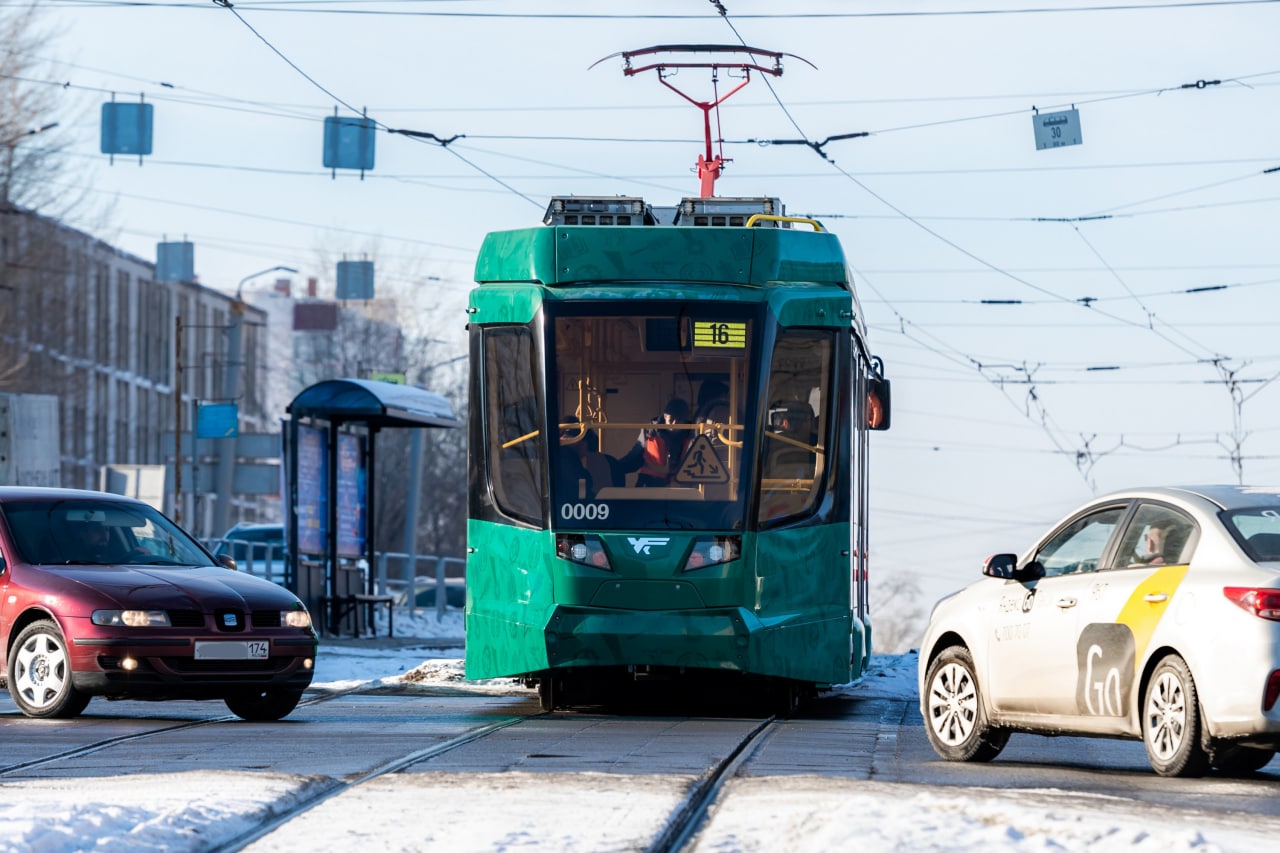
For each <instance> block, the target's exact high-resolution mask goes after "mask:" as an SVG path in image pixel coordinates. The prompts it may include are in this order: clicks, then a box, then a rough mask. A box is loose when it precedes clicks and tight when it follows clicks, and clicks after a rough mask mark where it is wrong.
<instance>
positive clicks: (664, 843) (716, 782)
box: [645, 717, 778, 853]
mask: <svg viewBox="0 0 1280 853" xmlns="http://www.w3.org/2000/svg"><path fill="white" fill-rule="evenodd" d="M777 725H778V718H777V717H769V718H768V719H766V720H762V721H761V722H760V723H759V724H758V725H757V726H756V727H755V728H753V729H752V730H751V731H749V732H747V733H746V735H744V736H743V738H742V740H740V741H739V742H738V745H737V746H736V747H735V748H734V749H733V750H732V751H731V752H730V753H729V754H728V755H726V756H725V757H724V758H723V759H721V760H720V761H718V762H716V764H715V765H713V766H712V767H710V768H708V769H707V772H706V773H704V774H703V775H702V776H701V777H700V778H699V779H698V781H697V782H695V783H694V784H693V786H692V787H691V788H690V789H689V792H688V794H686V795H685V798H684V800H683V801H681V803H680V805H679V806H678V807H677V808H676V810H675V811H674V812H673V813H672V817H671V820H670V821H668V823H667V825H666V827H664V828H663V830H662V832H661V833H659V834H658V837H657V838H655V839H654V840H653V843H651V844H650V845H649V846H648V847H647V848H645V851H646V853H675V851H678V850H683V849H684V848H685V846H686V845H688V844H689V843H690V842H691V841H692V840H693V839H694V837H695V836H696V835H697V833H698V831H699V830H700V829H701V828H702V825H703V822H704V821H705V820H706V817H707V810H708V809H710V808H711V806H712V805H713V804H714V803H715V801H716V798H717V797H719V795H720V790H721V789H722V788H723V787H724V783H725V782H726V781H727V780H729V779H732V778H733V776H734V775H735V774H736V773H737V772H738V768H740V767H741V766H742V765H743V764H745V763H746V762H747V761H749V760H750V759H751V756H752V755H754V754H755V752H756V750H757V749H759V748H760V746H761V745H762V744H763V743H764V742H765V741H766V740H768V738H769V735H771V734H772V733H773V732H774V731H776V730H777Z"/></svg>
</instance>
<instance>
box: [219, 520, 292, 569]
mask: <svg viewBox="0 0 1280 853" xmlns="http://www.w3.org/2000/svg"><path fill="white" fill-rule="evenodd" d="M211 544H212V546H213V554H214V556H215V557H222V556H224V555H225V556H228V557H231V559H233V560H235V561H236V568H237V569H239V570H240V571H242V572H248V573H249V574H251V575H257V576H258V577H260V578H266V579H267V580H269V581H272V582H273V583H278V584H284V582H285V571H286V569H285V567H286V564H287V562H288V556H287V552H286V547H285V541H284V525H283V524H243V523H242V524H237V525H235V526H234V527H232V528H231V529H230V530H228V531H227V532H226V533H224V534H223V535H222V538H221V539H217V540H214V542H213V543H211Z"/></svg>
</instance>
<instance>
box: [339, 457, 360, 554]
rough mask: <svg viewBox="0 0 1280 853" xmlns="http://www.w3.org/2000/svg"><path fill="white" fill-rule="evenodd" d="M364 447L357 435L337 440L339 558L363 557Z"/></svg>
mask: <svg viewBox="0 0 1280 853" xmlns="http://www.w3.org/2000/svg"><path fill="white" fill-rule="evenodd" d="M364 519H365V465H364V443H363V442H362V441H361V440H360V437H359V436H357V435H351V434H350V433H342V434H340V435H339V436H338V555H339V556H341V557H362V556H364V533H365V531H364Z"/></svg>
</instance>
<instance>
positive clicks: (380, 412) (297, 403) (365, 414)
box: [286, 379, 460, 427]
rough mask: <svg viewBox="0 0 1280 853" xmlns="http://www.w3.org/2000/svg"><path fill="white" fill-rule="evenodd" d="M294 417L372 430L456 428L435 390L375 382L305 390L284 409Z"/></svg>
mask: <svg viewBox="0 0 1280 853" xmlns="http://www.w3.org/2000/svg"><path fill="white" fill-rule="evenodd" d="M286 411H288V413H289V414H290V415H292V416H293V417H295V418H307V417H310V418H317V419H320V420H326V421H329V422H331V423H338V422H343V421H357V422H360V423H364V424H368V425H369V426H371V427H457V426H460V424H459V423H458V419H457V417H455V416H454V414H453V407H452V406H450V405H449V401H448V400H446V399H445V398H444V397H442V396H441V395H439V394H437V393H435V392H434V391H427V390H425V389H423V388H416V387H414V386H412V385H398V384H396V383H394V382H382V381H380V380H377V379H328V380H325V381H324V382H317V383H316V384H315V385H312V386H310V387H308V388H304V389H303V390H302V392H301V393H299V394H298V396H296V397H294V398H293V402H292V403H290V404H289V406H288V408H287V409H286Z"/></svg>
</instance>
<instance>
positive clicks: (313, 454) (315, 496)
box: [298, 424, 329, 554]
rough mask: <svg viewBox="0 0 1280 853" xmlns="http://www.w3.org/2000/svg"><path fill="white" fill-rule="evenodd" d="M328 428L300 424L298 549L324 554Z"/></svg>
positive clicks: (308, 552)
mask: <svg viewBox="0 0 1280 853" xmlns="http://www.w3.org/2000/svg"><path fill="white" fill-rule="evenodd" d="M324 439H325V431H324V430H323V429H317V428H316V427H310V426H305V425H303V424H299V425H298V551H299V553H302V554H323V553H324V542H325V519H326V518H327V517H328V513H327V512H326V509H327V506H328V501H327V500H325V484H326V483H328V481H329V478H328V477H327V476H325V468H326V466H325V459H326V456H325V447H324Z"/></svg>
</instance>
